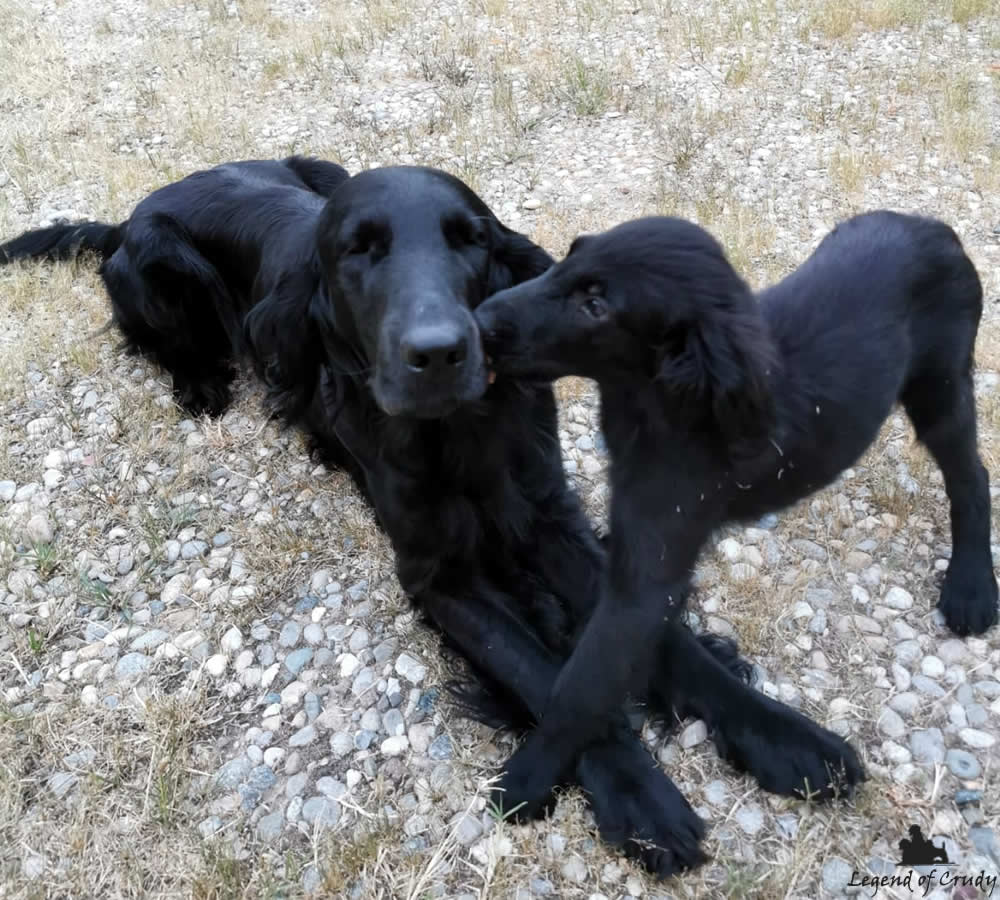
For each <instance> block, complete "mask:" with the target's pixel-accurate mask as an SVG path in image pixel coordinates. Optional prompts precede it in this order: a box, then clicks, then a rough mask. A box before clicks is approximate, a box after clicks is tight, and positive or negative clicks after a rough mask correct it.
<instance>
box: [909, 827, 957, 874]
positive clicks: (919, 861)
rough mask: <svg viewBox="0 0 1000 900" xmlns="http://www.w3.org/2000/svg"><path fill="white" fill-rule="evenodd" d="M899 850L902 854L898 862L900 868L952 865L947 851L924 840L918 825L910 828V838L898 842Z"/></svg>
mask: <svg viewBox="0 0 1000 900" xmlns="http://www.w3.org/2000/svg"><path fill="white" fill-rule="evenodd" d="M899 850H900V852H901V853H902V858H901V859H900V860H899V864H900V865H901V866H950V865H952V863H951V862H950V861H949V860H948V851H947V850H945V848H944V847H938V846H936V845H934V844H932V843H931V842H930V840H928V839H927V838H925V837H924V833H923V832H922V831H921V830H920V826H919V825H911V826H910V836H909V838H903V839H902V840H901V841H900V842H899Z"/></svg>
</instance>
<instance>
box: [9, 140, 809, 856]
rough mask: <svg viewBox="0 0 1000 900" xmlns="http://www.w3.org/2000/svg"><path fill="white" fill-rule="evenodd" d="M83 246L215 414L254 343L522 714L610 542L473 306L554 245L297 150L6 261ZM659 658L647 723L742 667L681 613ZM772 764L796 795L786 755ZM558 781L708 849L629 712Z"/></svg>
mask: <svg viewBox="0 0 1000 900" xmlns="http://www.w3.org/2000/svg"><path fill="white" fill-rule="evenodd" d="M79 249H90V250H94V251H96V252H97V253H99V254H100V255H102V256H103V257H104V258H105V261H104V262H103V264H102V266H101V274H102V277H103V279H104V283H105V285H106V287H107V290H108V292H109V294H110V296H111V304H112V309H113V311H114V317H115V320H116V322H117V323H118V325H119V327H120V328H121V330H122V331H123V332H124V334H125V337H126V340H127V342H128V346H130V347H131V348H132V349H133V350H136V351H139V352H142V353H145V354H147V355H148V356H150V357H151V358H152V359H154V360H155V361H157V362H159V363H160V364H161V365H163V366H164V367H165V368H167V369H168V370H169V371H170V372H171V373H172V375H173V379H174V388H175V391H176V393H177V396H178V398H179V400H180V401H181V403H182V404H183V405H185V406H186V407H187V409H188V410H189V411H191V412H200V411H202V410H206V411H209V412H212V413H218V412H220V411H221V410H222V409H223V408H225V406H226V404H227V402H228V399H229V389H230V381H231V379H232V377H233V367H234V365H235V364H236V362H237V361H238V360H239V358H240V357H241V356H249V359H250V361H251V363H252V364H253V365H254V366H255V368H256V370H257V371H258V373H259V374H261V375H262V376H263V377H264V379H265V381H266V383H267V385H268V386H269V392H270V397H271V402H272V403H273V406H274V408H275V410H276V411H277V412H278V413H279V414H280V415H281V416H282V417H283V418H284V419H285V420H286V421H287V422H289V423H292V424H295V425H297V426H300V427H301V428H302V429H303V430H304V431H305V432H306V433H307V434H308V435H309V437H310V438H311V440H312V443H313V445H314V446H315V448H316V449H317V450H318V451H319V452H320V454H321V456H322V457H323V458H324V459H325V460H327V461H328V462H332V463H334V464H337V465H341V466H344V467H346V468H347V469H348V471H350V473H351V475H352V476H353V478H354V479H355V481H356V483H357V484H358V486H359V488H360V489H361V490H362V491H363V492H364V493H365V495H366V496H367V497H368V499H369V500H370V501H371V502H372V503H373V505H374V508H375V511H376V514H377V516H378V519H379V522H380V524H381V526H382V527H383V528H384V529H385V530H386V531H387V533H388V534H389V536H390V538H391V540H392V543H393V546H394V549H395V553H396V560H397V572H398V575H399V578H400V581H401V583H402V586H403V588H404V589H405V590H406V591H407V593H408V594H409V595H410V596H411V597H412V598H413V599H414V600H415V601H416V603H417V604H418V606H419V607H420V608H421V609H422V610H423V612H424V613H425V614H426V616H427V617H428V619H429V620H430V622H431V623H432V624H433V625H434V626H435V627H436V628H437V629H439V630H440V631H441V633H442V635H443V637H444V639H445V641H446V642H447V644H448V645H449V646H451V647H452V648H454V649H457V650H458V651H459V652H460V653H461V655H462V656H464V657H465V659H466V660H467V661H468V662H469V664H470V665H471V667H472V669H473V670H474V671H475V672H476V673H477V674H478V675H479V682H478V686H469V687H467V689H466V691H465V692H464V693H463V694H462V698H463V700H464V701H465V702H466V704H467V707H468V709H469V711H470V712H471V713H472V714H473V715H475V716H476V717H477V718H479V719H481V720H483V721H486V722H488V723H490V724H494V725H505V726H513V727H517V728H526V727H529V726H530V725H531V724H533V723H534V722H535V721H536V720H537V719H538V717H539V716H540V715H541V712H542V710H543V708H544V706H545V703H546V701H547V698H548V696H549V693H550V690H551V687H552V685H553V683H554V681H555V678H556V675H557V673H558V671H559V668H560V666H561V664H562V663H563V662H564V660H565V659H566V658H567V657H568V655H569V653H570V651H571V649H572V646H573V643H574V641H575V640H576V637H577V634H578V632H579V630H580V629H581V628H582V627H583V625H584V624H585V622H586V620H587V618H588V617H589V615H590V613H591V612H592V610H593V607H594V604H595V603H596V600H597V597H598V593H599V584H600V579H601V575H602V572H603V568H604V564H605V556H604V551H603V549H602V547H601V546H600V543H599V542H598V540H597V538H596V537H595V535H594V533H593V531H592V529H591V527H590V524H589V523H588V521H587V519H586V517H585V515H584V514H583V512H582V510H581V508H580V506H579V503H578V500H577V498H576V496H575V495H574V494H573V493H572V492H571V491H570V490H569V488H568V486H567V484H566V481H565V476H564V473H563V468H562V459H561V453H560V448H559V442H558V437H557V418H556V406H555V400H554V396H553V393H552V390H551V387H550V386H549V385H547V384H544V383H532V382H529V381H523V380H517V379H505V380H504V382H503V383H502V384H500V383H498V384H495V385H493V386H489V384H488V381H489V379H488V375H487V369H486V367H485V365H484V360H483V355H482V350H481V342H480V336H479V333H478V330H477V328H476V326H475V322H474V319H473V317H472V310H473V309H474V308H475V307H476V306H477V305H478V304H479V303H480V302H481V301H482V300H483V299H484V298H485V297H486V296H487V295H489V294H491V293H493V292H495V291H497V290H500V289H503V288H506V287H510V286H511V285H513V284H516V283H519V282H522V281H524V280H526V279H528V278H531V277H534V276H536V275H538V274H540V273H541V272H543V271H544V270H545V269H547V268H548V267H549V266H550V265H551V264H552V259H551V257H549V255H548V254H547V253H545V252H544V251H543V250H542V249H541V248H539V247H537V246H536V245H535V244H533V243H532V242H531V241H530V240H528V239H527V238H526V237H524V236H523V235H520V234H518V233H516V232H513V231H511V230H510V229H508V228H506V227H505V226H504V225H502V224H501V223H500V222H499V221H498V220H497V219H496V217H495V216H494V215H493V214H492V212H491V211H490V210H489V209H488V208H487V206H486V205H485V204H484V203H483V202H482V200H481V199H480V198H479V197H477V196H476V195H475V194H474V193H473V192H472V191H471V190H470V189H469V188H468V187H467V186H466V185H464V184H463V183H462V182H461V181H459V180H457V179H455V178H453V177H451V176H449V175H446V174H445V173H443V172H440V171H436V170H433V169H426V168H415V167H389V168H384V169H375V170H371V171H367V172H362V173H360V174H357V175H355V176H353V177H349V176H348V174H347V173H346V172H345V171H344V170H343V169H341V168H340V167H339V166H336V165H333V164H331V163H325V162H322V161H317V160H308V159H300V158H291V159H287V160H284V161H250V162H241V163H229V164H226V165H222V166H219V167H217V168H215V169H211V170H208V171H204V172H200V173H197V174H195V175H192V176H189V177H188V178H185V179H183V180H182V181H179V182H177V183H175V184H171V185H168V186H166V187H164V188H161V189H160V190H158V191H156V192H155V193H153V194H151V195H150V196H149V197H147V198H146V199H145V200H143V201H142V202H141V203H140V204H139V205H138V206H137V208H136V210H135V211H134V213H133V214H132V216H130V218H129V219H128V220H127V221H126V222H125V223H123V224H122V225H119V226H112V225H106V224H101V223H94V222H90V223H82V224H76V225H71V224H64V225H57V226H53V227H51V228H47V229H40V230H36V231H34V232H29V233H27V234H25V235H22V236H21V237H19V238H17V239H15V240H13V241H11V242H9V243H7V244H5V245H3V246H2V247H0V259H2V258H6V259H7V260H8V261H9V260H15V259H26V258H35V257H48V258H56V259H58V258H66V257H69V256H72V255H74V254H75V253H76V252H77V251H78V250H79ZM248 310H249V313H247V311H248ZM662 654H663V657H664V659H665V660H667V661H668V662H667V663H665V667H664V669H663V670H662V671H661V672H658V673H657V676H656V678H654V679H653V680H652V682H651V684H650V685H649V686H648V690H647V691H646V692H645V693H646V695H647V699H648V700H649V703H650V706H651V707H652V709H653V711H654V712H656V713H658V714H661V715H664V716H672V715H674V714H676V715H679V716H681V717H685V716H688V715H697V714H698V711H699V708H700V707H699V697H700V696H701V694H702V686H701V685H700V683H699V681H698V678H697V677H692V676H691V673H692V672H696V671H697V668H698V665H701V666H714V667H715V668H716V670H717V671H720V672H725V673H730V672H732V673H735V674H736V676H745V675H746V673H747V668H746V666H745V664H744V663H743V662H742V661H740V660H739V658H738V657H737V656H736V653H735V648H734V647H733V646H732V645H731V644H728V643H725V642H721V641H718V640H712V639H711V638H703V639H697V638H695V636H694V635H693V634H692V633H691V632H690V631H688V630H687V629H685V628H683V627H681V626H679V625H677V626H671V627H670V628H669V629H667V631H666V633H665V635H664V638H663V642H662ZM639 693H640V694H642V693H643V691H641V690H640V691H639ZM719 727H720V728H721V730H722V732H723V733H726V727H727V726H726V724H725V723H719ZM732 740H734V741H736V742H737V743H739V741H740V737H739V736H738V735H732ZM770 764H771V763H770V761H769V760H765V759H763V758H756V757H755V758H754V759H752V760H751V761H750V762H749V763H748V767H749V768H750V769H751V770H754V767H755V766H756V767H757V768H759V767H761V766H764V765H770ZM777 766H778V770H777V777H778V778H779V779H784V781H783V782H782V783H783V785H784V786H785V787H786V788H788V789H790V787H789V786H790V785H792V784H793V783H794V782H795V780H796V778H795V771H794V767H793V766H792V765H791V764H790V762H789V764H788V765H786V766H782V765H781V763H780V760H779V762H778V764H777ZM557 780H559V781H560V782H562V783H576V784H580V785H581V786H582V787H583V788H584V789H585V791H586V792H587V793H588V794H589V797H590V802H591V805H592V808H593V811H594V814H595V818H596V820H597V823H598V826H599V828H600V831H601V833H602V835H603V836H604V837H605V839H607V840H608V841H610V842H612V843H615V844H619V845H624V847H625V849H626V851H627V852H628V853H629V854H630V855H632V856H637V857H639V858H641V860H642V862H643V863H644V864H645V865H646V866H647V867H648V868H649V869H650V870H652V871H653V872H655V873H657V874H659V875H669V874H671V873H673V872H675V871H678V870H681V869H684V868H687V867H690V866H693V865H696V864H698V863H700V862H701V861H702V860H703V858H704V857H703V854H702V851H701V849H700V847H699V841H700V839H701V837H702V835H703V831H704V829H703V824H702V823H701V821H700V820H699V818H698V817H697V815H695V813H694V811H693V810H692V809H691V808H690V806H689V805H688V804H687V802H686V801H685V800H684V798H683V797H682V796H681V794H680V793H679V791H677V789H676V787H675V786H674V785H673V783H672V782H671V781H670V780H669V779H668V778H667V777H666V776H665V775H664V774H663V773H662V772H661V771H660V770H659V769H658V768H656V767H655V765H654V764H653V760H652V759H651V758H650V756H649V754H648V753H647V752H646V750H645V749H644V748H643V746H642V744H641V743H640V741H639V740H638V738H637V736H636V735H635V734H634V733H633V731H632V729H631V728H630V727H629V725H628V721H627V719H626V716H625V713H624V711H619V712H617V713H615V714H614V715H613V716H612V717H611V721H610V723H609V726H608V730H607V732H606V733H605V734H604V735H602V737H601V738H600V739H598V740H597V741H595V742H594V743H593V744H592V745H591V746H590V747H589V748H588V749H587V751H586V752H585V753H583V754H582V755H580V757H579V758H578V759H577V760H576V761H574V763H573V765H571V766H570V767H569V768H568V769H567V770H566V771H565V772H560V773H559V778H558V779H557Z"/></svg>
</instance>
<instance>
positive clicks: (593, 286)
mask: <svg viewBox="0 0 1000 900" xmlns="http://www.w3.org/2000/svg"><path fill="white" fill-rule="evenodd" d="M585 293H586V294H587V295H588V296H589V297H602V296H603V295H604V285H601V284H598V283H597V282H596V281H592V282H590V284H588V285H587V289H586V291H585Z"/></svg>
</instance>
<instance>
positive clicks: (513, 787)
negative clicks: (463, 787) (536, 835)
mask: <svg viewBox="0 0 1000 900" xmlns="http://www.w3.org/2000/svg"><path fill="white" fill-rule="evenodd" d="M504 769H505V771H504V774H503V777H502V778H501V779H500V781H499V783H498V784H497V786H496V787H495V788H494V789H493V794H492V797H491V800H492V803H493V805H494V807H495V808H496V810H497V814H498V815H499V816H501V817H502V818H505V819H511V820H513V821H515V822H528V821H531V820H532V819H539V818H541V817H542V816H544V815H545V814H546V813H547V812H549V811H550V810H551V809H552V808H553V807H554V806H555V798H554V797H553V795H552V790H553V788H555V787H556V786H557V785H558V784H559V782H560V780H561V779H560V776H561V774H562V771H561V767H560V765H559V763H558V761H557V760H555V759H554V758H553V756H552V754H551V753H548V752H547V751H546V749H545V746H544V744H543V742H542V741H540V740H539V739H538V738H537V737H536V736H535V735H534V734H532V735H530V736H529V737H528V738H527V740H525V742H524V743H523V744H522V745H521V746H520V747H519V748H518V750H517V752H516V753H514V755H513V756H511V758H510V759H509V760H507V765H506V766H505V767H504Z"/></svg>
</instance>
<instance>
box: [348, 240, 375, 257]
mask: <svg viewBox="0 0 1000 900" xmlns="http://www.w3.org/2000/svg"><path fill="white" fill-rule="evenodd" d="M371 249H372V242H371V241H370V240H369V239H368V238H355V239H354V240H353V241H351V243H350V246H349V247H348V248H347V252H348V254H349V255H350V256H364V255H365V254H367V253H369V252H370V251H371Z"/></svg>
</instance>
